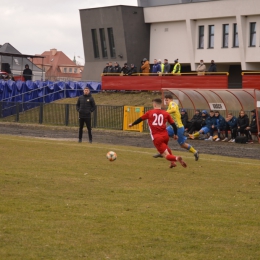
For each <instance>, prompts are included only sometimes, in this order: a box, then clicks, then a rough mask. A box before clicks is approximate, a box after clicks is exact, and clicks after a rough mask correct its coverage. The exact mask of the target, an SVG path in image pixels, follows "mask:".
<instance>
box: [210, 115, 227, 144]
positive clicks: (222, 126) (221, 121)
mask: <svg viewBox="0 0 260 260" xmlns="http://www.w3.org/2000/svg"><path fill="white" fill-rule="evenodd" d="M215 118H216V120H215V126H214V129H212V130H211V131H212V135H213V133H214V130H217V131H218V138H217V139H216V142H218V141H220V132H221V131H224V130H226V120H225V118H224V117H223V116H222V115H220V113H219V111H215Z"/></svg>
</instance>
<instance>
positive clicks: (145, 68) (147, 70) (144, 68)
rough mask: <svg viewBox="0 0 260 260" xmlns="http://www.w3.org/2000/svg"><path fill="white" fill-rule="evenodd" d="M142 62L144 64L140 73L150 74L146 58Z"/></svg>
mask: <svg viewBox="0 0 260 260" xmlns="http://www.w3.org/2000/svg"><path fill="white" fill-rule="evenodd" d="M143 62H144V64H143V65H142V67H141V69H142V73H149V72H150V63H149V61H148V60H147V59H146V58H144V59H143Z"/></svg>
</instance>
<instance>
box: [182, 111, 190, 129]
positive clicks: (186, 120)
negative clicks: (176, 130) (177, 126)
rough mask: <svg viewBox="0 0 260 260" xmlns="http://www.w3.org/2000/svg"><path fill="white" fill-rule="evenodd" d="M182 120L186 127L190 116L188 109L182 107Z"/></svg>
mask: <svg viewBox="0 0 260 260" xmlns="http://www.w3.org/2000/svg"><path fill="white" fill-rule="evenodd" d="M181 121H182V124H183V126H184V129H186V128H187V124H188V121H189V117H188V114H187V111H186V109H184V108H182V109H181Z"/></svg>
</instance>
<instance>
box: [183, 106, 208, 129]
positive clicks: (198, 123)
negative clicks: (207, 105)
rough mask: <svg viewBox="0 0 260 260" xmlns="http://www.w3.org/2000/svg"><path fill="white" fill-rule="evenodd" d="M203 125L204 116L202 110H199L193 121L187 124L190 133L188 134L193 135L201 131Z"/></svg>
mask: <svg viewBox="0 0 260 260" xmlns="http://www.w3.org/2000/svg"><path fill="white" fill-rule="evenodd" d="M203 111H204V110H203ZM204 112H205V111H204ZM204 116H205V114H204ZM201 123H202V115H201V112H200V110H199V109H197V110H196V111H195V114H194V116H193V117H192V119H191V120H190V121H189V122H188V124H187V128H188V129H187V131H188V133H189V134H192V133H193V132H195V131H199V130H200V129H201V127H202V125H201Z"/></svg>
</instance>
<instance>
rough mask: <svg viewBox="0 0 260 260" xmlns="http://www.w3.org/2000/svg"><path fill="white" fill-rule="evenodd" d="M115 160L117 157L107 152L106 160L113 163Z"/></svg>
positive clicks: (111, 152) (113, 153)
mask: <svg viewBox="0 0 260 260" xmlns="http://www.w3.org/2000/svg"><path fill="white" fill-rule="evenodd" d="M116 158H117V155H116V153H115V152H113V151H109V152H108V153H107V159H108V160H109V161H110V162H113V161H114V160H116Z"/></svg>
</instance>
